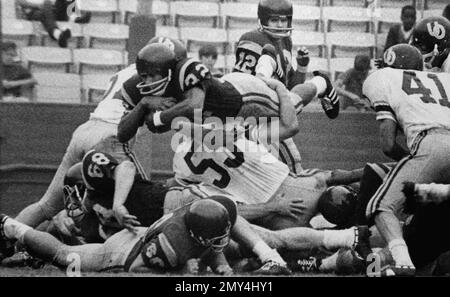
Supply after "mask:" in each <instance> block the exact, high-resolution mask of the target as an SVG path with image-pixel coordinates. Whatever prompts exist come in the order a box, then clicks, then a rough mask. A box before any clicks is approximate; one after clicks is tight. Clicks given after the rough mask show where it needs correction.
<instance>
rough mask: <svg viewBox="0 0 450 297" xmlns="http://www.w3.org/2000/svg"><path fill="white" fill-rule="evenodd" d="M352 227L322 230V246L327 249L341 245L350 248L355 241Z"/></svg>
mask: <svg viewBox="0 0 450 297" xmlns="http://www.w3.org/2000/svg"><path fill="white" fill-rule="evenodd" d="M355 234H356V233H355V230H354V228H350V229H345V230H324V231H323V246H324V247H325V248H327V249H335V248H341V247H348V248H352V247H353V245H354V243H355Z"/></svg>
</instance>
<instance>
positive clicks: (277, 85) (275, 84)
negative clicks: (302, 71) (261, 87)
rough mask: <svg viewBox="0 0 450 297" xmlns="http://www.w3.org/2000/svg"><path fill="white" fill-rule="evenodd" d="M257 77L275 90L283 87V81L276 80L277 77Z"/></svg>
mask: <svg viewBox="0 0 450 297" xmlns="http://www.w3.org/2000/svg"><path fill="white" fill-rule="evenodd" d="M259 78H260V79H261V80H262V81H263V82H265V83H266V85H267V86H268V87H269V88H271V89H272V90H275V91H276V90H277V89H279V88H283V87H284V85H283V83H282V82H281V81H279V80H277V79H274V78H267V77H264V76H260V77H259Z"/></svg>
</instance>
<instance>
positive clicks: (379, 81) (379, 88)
mask: <svg viewBox="0 0 450 297" xmlns="http://www.w3.org/2000/svg"><path fill="white" fill-rule="evenodd" d="M387 79H389V72H387V71H384V69H383V70H378V71H376V72H374V73H372V74H371V75H370V76H369V77H368V78H367V79H366V81H365V82H364V84H363V95H364V96H365V97H366V98H367V99H369V101H370V103H371V104H372V106H373V107H374V109H375V112H376V119H377V121H381V120H384V119H390V120H392V121H394V122H397V119H396V117H395V113H394V111H393V109H392V106H391V104H390V102H389V90H390V88H389V86H388V85H387Z"/></svg>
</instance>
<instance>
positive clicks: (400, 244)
mask: <svg viewBox="0 0 450 297" xmlns="http://www.w3.org/2000/svg"><path fill="white" fill-rule="evenodd" d="M388 246H389V250H390V251H391V254H392V258H393V259H394V262H395V264H396V265H406V266H412V267H414V264H413V262H412V260H411V258H410V257H409V252H408V246H407V245H406V242H405V241H404V240H403V239H394V240H391V241H390V242H389V244H388Z"/></svg>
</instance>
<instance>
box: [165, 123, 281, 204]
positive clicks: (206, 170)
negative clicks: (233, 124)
mask: <svg viewBox="0 0 450 297" xmlns="http://www.w3.org/2000/svg"><path fill="white" fill-rule="evenodd" d="M219 131H220V130H219V129H218V130H215V131H214V132H209V133H207V134H206V136H205V138H204V139H205V140H206V139H207V138H208V137H212V135H216V136H217V138H216V139H219V138H220V137H223V134H221V132H219ZM214 133H218V134H214ZM258 133H259V131H258V129H257V127H256V126H254V127H253V128H249V129H247V130H246V131H245V132H244V133H242V134H240V135H239V136H237V139H236V140H235V141H233V140H231V141H229V142H227V143H228V145H226V144H223V146H216V145H215V146H210V145H207V144H206V143H208V142H209V141H208V140H206V141H204V142H203V141H202V139H200V140H199V139H196V140H195V141H193V140H192V139H190V140H188V141H185V142H183V143H182V144H181V145H179V146H178V148H177V150H176V153H175V156H174V161H173V167H174V172H175V176H176V178H179V179H184V180H190V181H193V182H203V183H205V184H209V185H212V186H215V187H217V188H219V189H221V190H223V191H225V192H226V193H228V194H230V195H231V196H232V198H233V199H235V200H237V201H240V202H243V203H247V204H254V203H264V202H266V201H268V200H269V199H270V198H271V197H272V196H273V194H274V193H275V192H276V191H277V189H278V188H279V187H280V185H281V184H282V183H283V181H284V180H285V178H286V177H287V176H288V174H289V168H288V167H287V165H286V164H284V163H282V162H281V161H279V160H277V159H276V158H275V157H274V155H272V154H271V153H270V152H269V150H268V149H267V148H266V147H265V145H263V144H262V143H259V142H256V141H253V140H250V139H254V140H256V139H258ZM261 135H262V133H261ZM200 138H201V137H200ZM194 139H195V136H194ZM202 142H203V143H204V144H205V145H204V146H203V147H201V145H202ZM193 144H195V145H194V146H193ZM216 144H217V143H216Z"/></svg>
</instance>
